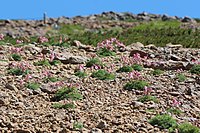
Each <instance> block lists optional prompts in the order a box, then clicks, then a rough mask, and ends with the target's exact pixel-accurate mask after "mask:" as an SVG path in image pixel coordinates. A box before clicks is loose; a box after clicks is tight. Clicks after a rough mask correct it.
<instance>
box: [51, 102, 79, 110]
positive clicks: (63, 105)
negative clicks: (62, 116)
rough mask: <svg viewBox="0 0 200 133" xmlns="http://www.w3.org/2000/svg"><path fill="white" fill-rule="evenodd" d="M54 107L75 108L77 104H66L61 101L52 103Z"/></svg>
mask: <svg viewBox="0 0 200 133" xmlns="http://www.w3.org/2000/svg"><path fill="white" fill-rule="evenodd" d="M52 107H53V108H57V109H62V108H63V109H75V108H76V106H75V105H74V104H73V103H66V104H61V103H54V104H53V105H52Z"/></svg>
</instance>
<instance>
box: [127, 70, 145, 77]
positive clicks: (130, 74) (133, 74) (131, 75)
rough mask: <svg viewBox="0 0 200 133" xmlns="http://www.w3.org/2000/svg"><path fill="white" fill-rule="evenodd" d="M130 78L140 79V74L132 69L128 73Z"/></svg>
mask: <svg viewBox="0 0 200 133" xmlns="http://www.w3.org/2000/svg"><path fill="white" fill-rule="evenodd" d="M128 77H129V78H130V79H141V78H142V75H141V74H140V73H139V72H138V71H132V72H130V73H129V74H128Z"/></svg>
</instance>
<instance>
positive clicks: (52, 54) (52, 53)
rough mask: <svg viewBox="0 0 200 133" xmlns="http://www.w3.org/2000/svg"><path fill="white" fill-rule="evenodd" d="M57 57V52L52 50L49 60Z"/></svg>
mask: <svg viewBox="0 0 200 133" xmlns="http://www.w3.org/2000/svg"><path fill="white" fill-rule="evenodd" d="M55 57H56V54H55V53H54V52H51V53H50V55H49V58H50V60H49V61H50V62H52V61H53V60H54V58H55Z"/></svg>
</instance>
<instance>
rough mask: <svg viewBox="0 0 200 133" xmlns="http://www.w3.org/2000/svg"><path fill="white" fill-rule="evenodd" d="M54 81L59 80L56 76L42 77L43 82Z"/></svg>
mask: <svg viewBox="0 0 200 133" xmlns="http://www.w3.org/2000/svg"><path fill="white" fill-rule="evenodd" d="M49 81H50V82H56V81H59V79H58V78H56V77H47V78H44V82H49Z"/></svg>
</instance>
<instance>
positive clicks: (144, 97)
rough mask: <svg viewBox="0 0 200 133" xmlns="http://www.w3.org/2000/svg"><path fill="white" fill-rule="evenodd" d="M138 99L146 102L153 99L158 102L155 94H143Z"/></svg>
mask: <svg viewBox="0 0 200 133" xmlns="http://www.w3.org/2000/svg"><path fill="white" fill-rule="evenodd" d="M138 101H140V102H142V103H144V102H148V101H153V102H155V103H158V99H157V98H156V97H154V96H150V95H145V96H142V97H140V98H139V99H138Z"/></svg>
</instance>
